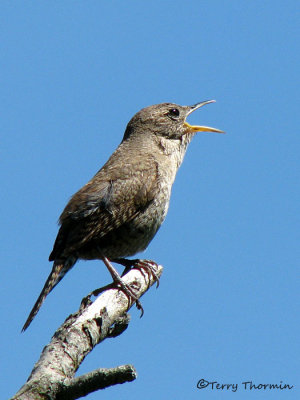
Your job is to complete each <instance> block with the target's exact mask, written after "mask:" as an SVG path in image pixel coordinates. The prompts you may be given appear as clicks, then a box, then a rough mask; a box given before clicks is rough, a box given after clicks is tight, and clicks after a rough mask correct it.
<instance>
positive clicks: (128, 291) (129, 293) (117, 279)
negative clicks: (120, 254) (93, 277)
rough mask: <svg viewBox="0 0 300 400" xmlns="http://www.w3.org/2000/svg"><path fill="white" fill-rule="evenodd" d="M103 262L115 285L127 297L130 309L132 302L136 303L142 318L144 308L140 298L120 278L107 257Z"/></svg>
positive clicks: (103, 258)
mask: <svg viewBox="0 0 300 400" xmlns="http://www.w3.org/2000/svg"><path fill="white" fill-rule="evenodd" d="M102 261H103V262H104V264H105V266H106V268H107V269H108V271H109V273H110V274H111V277H112V279H113V281H114V283H115V284H117V285H118V286H120V287H121V289H122V291H123V293H124V294H125V295H126V296H127V298H128V308H129V307H130V305H131V302H132V303H135V304H136V307H137V309H138V310H141V317H142V316H143V314H144V310H143V307H142V305H141V303H140V301H139V300H138V298H137V297H136V294H135V293H134V291H133V290H132V288H131V287H130V286H129V285H128V284H127V283H125V282H124V281H123V279H122V278H121V277H120V275H119V273H118V271H117V270H116V269H115V268H114V267H113V266H112V264H111V263H110V261H109V259H108V258H107V257H104V256H103V257H102Z"/></svg>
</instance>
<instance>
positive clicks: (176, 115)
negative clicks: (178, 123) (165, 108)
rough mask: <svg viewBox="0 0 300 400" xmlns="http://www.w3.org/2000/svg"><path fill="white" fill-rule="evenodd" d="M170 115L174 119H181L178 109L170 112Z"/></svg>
mask: <svg viewBox="0 0 300 400" xmlns="http://www.w3.org/2000/svg"><path fill="white" fill-rule="evenodd" d="M169 114H170V115H171V116H172V117H179V110H178V109H177V108H172V109H171V110H170V111H169Z"/></svg>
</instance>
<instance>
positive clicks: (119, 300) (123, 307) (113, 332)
mask: <svg viewBox="0 0 300 400" xmlns="http://www.w3.org/2000/svg"><path fill="white" fill-rule="evenodd" d="M153 268H154V269H155V273H156V275H157V276H158V277H160V276H161V274H162V270H163V268H162V267H161V266H157V267H153ZM123 280H124V282H126V283H127V284H128V285H130V286H131V287H133V288H134V289H135V292H136V295H137V297H138V298H140V297H141V296H142V295H143V294H144V293H145V292H146V291H147V290H148V289H149V288H150V286H152V285H153V284H154V283H155V280H154V278H153V276H152V274H148V273H146V272H144V270H138V269H132V270H131V271H129V272H128V273H127V274H126V275H124V276H123ZM131 306H132V305H131ZM127 309H128V298H127V297H126V295H125V294H124V293H123V292H122V291H120V290H118V289H108V290H106V291H105V292H103V293H102V294H101V295H100V296H99V297H97V299H96V300H95V301H94V302H91V300H90V298H89V296H87V297H86V298H84V299H83V301H82V303H81V306H80V309H79V310H78V311H77V312H76V313H74V314H72V315H70V316H69V317H68V318H67V319H66V321H65V322H64V323H63V324H62V325H61V326H60V327H59V328H58V330H57V331H56V332H55V333H54V335H53V337H52V339H51V342H50V343H49V344H48V345H47V346H46V347H45V348H44V350H43V352H42V354H41V356H40V359H39V361H38V362H37V363H36V364H35V366H34V368H33V370H32V372H31V375H30V376H29V378H28V381H27V382H26V383H25V384H24V385H23V386H22V388H21V389H20V390H19V392H18V393H17V394H16V395H15V396H14V397H13V398H12V399H11V400H41V399H43V400H44V399H47V400H63V399H66V400H67V399H68V400H72V399H78V398H80V397H82V396H85V395H87V394H88V393H91V392H93V391H95V390H98V389H103V388H105V387H108V386H111V385H115V384H118V383H124V382H131V381H133V380H134V379H135V378H136V376H137V375H136V371H135V369H134V367H133V366H132V365H124V366H119V367H116V368H110V369H97V370H95V371H92V372H90V373H88V374H85V375H82V376H79V377H78V378H74V375H75V373H76V371H77V369H78V368H79V366H80V364H81V363H82V362H83V360H84V358H85V357H86V355H87V354H88V353H89V352H90V351H92V350H93V348H94V347H95V346H96V345H97V344H98V343H100V342H102V341H103V340H105V339H106V338H112V337H116V336H118V335H120V334H121V333H122V332H124V330H126V329H127V326H128V324H129V321H130V317H129V316H128V314H127V313H126V312H127Z"/></svg>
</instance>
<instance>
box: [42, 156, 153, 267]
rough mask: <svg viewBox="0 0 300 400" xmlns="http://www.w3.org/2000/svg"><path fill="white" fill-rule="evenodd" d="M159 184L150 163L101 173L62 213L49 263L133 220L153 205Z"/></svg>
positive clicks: (136, 164) (72, 199) (79, 192)
mask: <svg viewBox="0 0 300 400" xmlns="http://www.w3.org/2000/svg"><path fill="white" fill-rule="evenodd" d="M158 181H159V178H158V167H157V164H156V163H155V162H154V161H153V160H151V162H148V163H146V164H145V163H143V166H141V165H140V163H132V160H131V167H130V169H129V170H126V167H125V168H124V169H120V168H119V169H118V168H117V169H116V168H115V169H113V170H105V168H103V169H101V170H100V171H99V172H98V173H97V174H96V175H95V176H94V178H93V179H92V180H91V181H90V182H88V183H87V184H86V185H85V186H84V187H83V188H82V189H80V190H79V191H78V192H77V193H76V194H75V195H74V196H73V197H72V198H71V200H70V201H69V203H68V204H67V206H66V208H65V209H64V211H63V213H62V215H61V217H60V223H61V227H60V230H59V232H58V235H57V238H56V241H55V244H54V248H53V251H52V253H51V254H50V257H49V260H50V261H51V260H55V259H58V258H59V257H61V256H63V254H64V253H65V252H66V253H68V254H70V253H73V252H76V249H78V248H80V247H81V246H83V245H84V244H86V243H88V242H89V241H90V240H92V239H95V238H97V239H99V238H101V237H103V236H105V235H106V234H107V233H108V232H110V231H112V230H114V229H116V228H118V227H120V226H121V225H123V224H124V223H127V222H129V221H131V220H132V219H134V218H135V217H136V216H137V215H138V214H139V213H140V212H141V211H142V210H145V209H146V208H147V207H148V206H149V204H151V202H152V201H153V199H154V197H155V195H156V193H157V192H158V190H159V187H158Z"/></svg>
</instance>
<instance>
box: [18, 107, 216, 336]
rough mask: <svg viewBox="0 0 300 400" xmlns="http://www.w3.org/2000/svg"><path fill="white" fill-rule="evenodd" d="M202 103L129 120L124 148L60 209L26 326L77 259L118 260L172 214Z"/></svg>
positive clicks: (145, 240) (146, 110)
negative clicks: (44, 276) (47, 267)
mask: <svg viewBox="0 0 300 400" xmlns="http://www.w3.org/2000/svg"><path fill="white" fill-rule="evenodd" d="M203 104H206V102H204V103H203ZM201 105H202V103H201ZM199 107H200V105H199V104H198V105H195V106H178V105H176V104H173V103H163V104H158V105H154V106H150V107H147V108H144V109H142V110H141V111H139V112H138V113H137V114H136V115H135V116H134V117H133V118H132V119H131V120H130V122H129V123H128V125H127V128H126V131H125V134H124V137H123V140H122V142H121V144H120V145H119V147H118V148H117V149H116V151H115V152H114V153H113V154H112V155H111V157H110V158H109V160H108V161H107V162H106V164H105V165H104V166H103V167H102V168H101V169H100V170H99V171H98V172H97V174H96V175H95V176H94V177H93V178H92V179H91V180H90V181H89V182H88V183H87V184H86V185H85V186H83V187H82V188H81V189H80V190H79V191H78V192H77V193H75V194H74V196H73V197H72V198H71V199H70V201H69V202H68V204H67V206H66V207H65V209H64V211H63V213H62V214H61V216H60V225H61V226H60V229H59V232H58V235H57V238H56V241H55V244H54V247H53V251H52V252H51V254H50V257H49V260H50V261H54V264H53V269H52V271H51V273H50V275H49V278H48V280H47V282H46V284H45V286H44V288H43V290H42V292H41V294H40V296H39V298H38V300H37V302H36V304H35V305H34V307H33V309H32V311H31V313H30V315H29V317H28V319H27V321H26V323H25V325H24V327H23V330H25V329H26V328H27V327H28V325H29V324H30V323H31V321H32V319H33V318H34V316H35V315H36V314H37V312H38V310H39V308H40V306H41V304H42V303H43V301H44V299H45V297H46V296H47V294H48V293H49V292H50V291H51V290H52V289H53V288H54V287H55V285H56V284H57V283H58V282H59V281H60V280H61V279H62V277H63V276H64V275H65V273H66V272H68V270H70V269H71V268H72V266H73V265H74V264H75V262H76V261H77V259H86V260H87V259H103V257H107V258H108V259H110V260H116V259H120V258H125V257H129V256H132V255H134V254H136V253H138V252H140V251H142V250H144V249H145V248H146V247H147V246H148V244H149V243H150V241H151V240H152V239H153V237H154V235H155V234H156V232H157V230H158V229H159V227H160V226H161V224H162V222H163V220H164V218H165V216H166V214H167V211H168V206H169V201H170V195H171V188H172V184H173V182H174V179H175V175H176V172H177V170H178V168H179V166H180V164H181V162H182V160H183V157H184V154H185V151H186V148H187V145H188V144H189V142H190V141H191V139H192V137H193V136H194V134H195V133H196V131H197V130H195V128H196V127H192V126H190V125H189V124H186V123H185V118H186V116H187V115H188V114H189V113H190V112H192V111H193V110H194V109H196V108H199ZM177 112H178V115H175V114H177ZM198 128H199V127H198ZM200 128H201V127H200ZM209 129H213V128H209ZM215 131H217V130H215Z"/></svg>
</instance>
